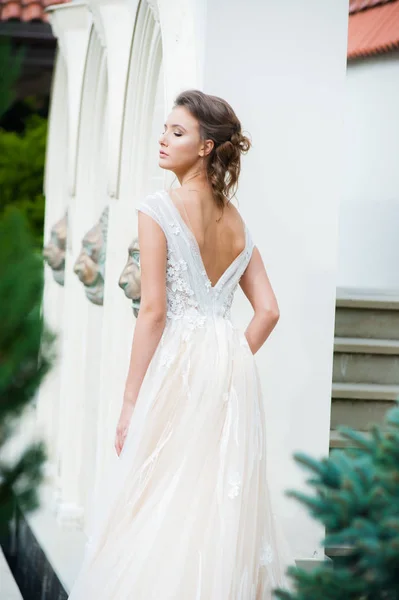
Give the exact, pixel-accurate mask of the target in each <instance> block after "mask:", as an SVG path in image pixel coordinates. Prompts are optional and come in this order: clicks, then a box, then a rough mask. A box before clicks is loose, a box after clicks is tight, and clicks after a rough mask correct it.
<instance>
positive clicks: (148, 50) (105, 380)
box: [94, 2, 161, 493]
mask: <svg viewBox="0 0 399 600" xmlns="http://www.w3.org/2000/svg"><path fill="white" fill-rule="evenodd" d="M136 7H137V5H136ZM133 8H134V7H133V2H131V3H130V10H131V11H132V10H133ZM103 14H105V13H103ZM121 14H123V13H121ZM132 19H133V21H132V22H135V37H134V40H133V44H131V40H130V41H129V49H131V56H130V59H129V64H130V71H129V73H125V75H126V78H125V83H126V85H127V88H126V103H125V106H124V120H123V135H122V137H121V143H122V146H121V154H120V157H121V159H120V165H119V167H120V182H119V186H118V189H119V192H118V197H117V199H115V200H113V201H111V204H110V216H109V229H108V243H109V249H108V251H107V262H106V281H105V299H104V324H103V344H102V345H103V352H102V367H101V372H100V377H101V383H100V396H99V399H98V401H99V419H98V452H97V468H96V486H95V492H94V493H96V490H97V489H98V487H97V486H98V484H99V482H100V480H101V478H102V475H103V474H104V471H105V470H106V468H107V466H108V464H109V462H110V461H111V459H112V458H113V457H115V456H116V453H115V449H114V439H115V431H116V424H117V418H118V415H119V412H120V408H121V405H122V400H123V391H124V385H125V380H126V375H127V369H128V365H129V356H130V348H131V342H132V336H133V331H134V326H135V318H134V315H133V312H132V308H131V302H130V300H128V299H127V298H126V297H125V296H124V293H123V291H122V290H121V289H120V288H119V286H118V280H119V276H120V274H121V272H122V269H123V267H124V265H125V262H126V259H127V249H128V246H129V244H130V242H131V241H132V238H133V237H134V236H135V235H136V234H137V218H136V214H135V210H134V207H135V202H136V201H137V197H138V196H139V195H140V194H141V193H142V190H144V188H145V184H146V182H147V178H148V177H149V176H150V174H151V175H152V173H153V171H150V161H148V160H147V157H148V151H149V148H150V146H151V144H152V142H150V143H149V141H148V140H149V138H150V137H151V136H150V134H151V131H152V117H153V111H154V106H155V97H156V91H157V87H158V81H159V70H160V64H161V44H160V32H159V25H158V24H157V22H156V20H155V18H154V13H153V11H152V10H151V8H149V7H148V6H147V5H146V4H145V3H142V4H141V6H140V10H139V13H138V14H137V16H136V15H135V14H134V15H133V13H132ZM103 26H104V28H105V29H107V26H108V25H107V22H105V21H104V20H103ZM131 33H132V35H133V30H132V32H131ZM104 37H105V39H106V40H107V51H108V48H110V47H111V46H114V45H118V44H120V43H121V41H120V37H119V34H118V31H117V29H115V28H112V29H109V30H108V34H105V36H104ZM122 44H124V42H123V41H122ZM112 55H113V52H112V51H110V53H109V56H112ZM117 68H119V67H118V64H117V63H112V64H111V63H109V70H111V69H117ZM113 77H114V80H115V74H114V75H113ZM120 81H122V73H121V74H120ZM111 93H115V90H111V86H110V94H111ZM118 93H122V92H118ZM115 106H116V105H115V103H112V102H110V104H109V110H110V112H111V111H112V110H114V108H115ZM110 118H111V120H112V116H110ZM112 135H113V136H118V131H114V132H113V133H112ZM118 139H119V138H118ZM113 146H114V144H110V149H111V148H112V147H113ZM155 160H156V157H155V156H153V157H152V161H155Z"/></svg>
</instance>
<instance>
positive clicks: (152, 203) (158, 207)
mask: <svg viewBox="0 0 399 600" xmlns="http://www.w3.org/2000/svg"><path fill="white" fill-rule="evenodd" d="M162 200H163V198H162V195H161V194H160V193H159V192H154V193H153V194H148V195H147V196H146V197H145V198H143V199H142V200H140V202H139V203H138V205H137V207H136V209H135V210H136V212H138V211H141V212H143V213H145V214H146V215H149V216H150V217H152V219H154V221H155V222H156V223H158V225H159V226H160V227H161V229H162V230H163V231H164V233H165V235H166V229H167V228H166V219H165V214H164V210H163V209H162Z"/></svg>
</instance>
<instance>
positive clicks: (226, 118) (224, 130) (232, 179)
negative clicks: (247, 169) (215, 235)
mask: <svg viewBox="0 0 399 600" xmlns="http://www.w3.org/2000/svg"><path fill="white" fill-rule="evenodd" d="M177 106H184V107H185V108H187V110H188V111H189V112H190V113H191V114H192V115H193V117H195V118H196V119H197V121H198V122H199V130H200V136H201V139H202V140H209V139H210V140H213V142H214V147H213V149H212V151H211V152H210V154H209V155H208V157H207V158H208V160H207V163H206V173H207V177H208V180H209V182H210V184H211V186H212V189H213V193H214V197H215V202H216V204H217V205H218V206H219V207H221V208H222V207H224V205H225V198H227V200H228V201H230V199H231V198H232V197H233V196H234V194H235V193H236V191H237V185H238V177H239V175H240V170H241V153H246V152H248V150H249V149H250V147H251V142H250V140H249V139H248V138H247V137H246V136H245V135H243V133H242V130H241V123H240V121H239V119H238V117H237V115H236V114H235V112H234V110H233V109H232V108H231V106H230V104H228V102H226V100H223V98H219V97H218V96H211V95H210V94H205V93H204V92H201V91H200V90H186V91H184V92H181V93H180V94H179V95H178V96H177V98H176V100H175V102H174V107H173V108H175V107H177Z"/></svg>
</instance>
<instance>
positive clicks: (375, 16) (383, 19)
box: [348, 0, 399, 59]
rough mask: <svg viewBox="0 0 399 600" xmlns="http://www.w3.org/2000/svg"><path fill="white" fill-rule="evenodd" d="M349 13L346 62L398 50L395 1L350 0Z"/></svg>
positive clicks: (398, 10) (398, 2)
mask: <svg viewBox="0 0 399 600" xmlns="http://www.w3.org/2000/svg"><path fill="white" fill-rule="evenodd" d="M365 5H367V6H366V7H365ZM361 6H363V8H360V7H361ZM350 10H353V12H352V13H351V14H350V15H349V29H348V59H351V58H359V57H363V56H371V55H373V54H382V53H385V52H389V51H390V50H394V49H395V48H399V0H391V1H387V0H385V1H384V0H379V2H377V1H376V0H374V1H373V0H368V2H367V1H366V0H352V1H351V5H350Z"/></svg>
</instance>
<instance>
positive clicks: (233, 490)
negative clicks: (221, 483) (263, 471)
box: [227, 471, 241, 498]
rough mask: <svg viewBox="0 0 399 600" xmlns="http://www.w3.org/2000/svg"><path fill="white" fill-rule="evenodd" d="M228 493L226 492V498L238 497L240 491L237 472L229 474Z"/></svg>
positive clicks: (239, 480) (239, 479)
mask: <svg viewBox="0 0 399 600" xmlns="http://www.w3.org/2000/svg"><path fill="white" fill-rule="evenodd" d="M229 487H230V489H229V492H228V494H227V495H228V497H229V498H236V497H237V496H238V494H239V493H240V489H241V477H240V474H239V472H238V471H234V472H233V473H230V477H229Z"/></svg>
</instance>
